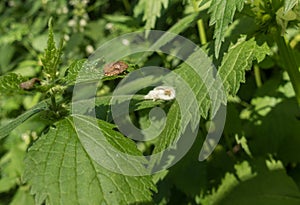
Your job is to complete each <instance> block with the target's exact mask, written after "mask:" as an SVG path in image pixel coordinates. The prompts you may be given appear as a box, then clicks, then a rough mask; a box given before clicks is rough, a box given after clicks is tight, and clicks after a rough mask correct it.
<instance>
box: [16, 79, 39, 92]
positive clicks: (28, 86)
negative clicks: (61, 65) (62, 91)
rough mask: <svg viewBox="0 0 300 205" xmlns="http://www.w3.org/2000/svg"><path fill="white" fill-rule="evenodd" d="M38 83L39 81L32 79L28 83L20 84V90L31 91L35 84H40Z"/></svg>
mask: <svg viewBox="0 0 300 205" xmlns="http://www.w3.org/2000/svg"><path fill="white" fill-rule="evenodd" d="M40 82H41V81H40V79H38V78H32V79H30V80H28V81H25V82H23V83H20V88H22V89H23V90H31V89H32V88H33V87H34V85H35V84H36V83H40Z"/></svg>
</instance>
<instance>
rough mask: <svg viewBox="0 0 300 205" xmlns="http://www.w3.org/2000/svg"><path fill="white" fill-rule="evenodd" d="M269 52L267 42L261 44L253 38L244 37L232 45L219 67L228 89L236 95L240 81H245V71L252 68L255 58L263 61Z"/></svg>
mask: <svg viewBox="0 0 300 205" xmlns="http://www.w3.org/2000/svg"><path fill="white" fill-rule="evenodd" d="M269 53H270V49H269V47H268V46H267V44H266V43H265V44H263V45H262V46H259V45H257V43H256V41H255V40H254V39H253V38H252V39H250V40H248V41H245V39H244V38H242V39H240V40H239V41H238V42H237V43H236V44H235V45H233V46H231V48H229V51H228V53H227V54H225V56H224V58H223V60H222V64H221V67H220V68H219V74H220V77H221V79H222V81H223V85H224V87H225V89H226V91H227V92H228V93H229V94H232V95H235V94H236V93H237V91H238V90H239V87H240V83H244V82H245V71H246V70H249V69H250V68H251V66H252V62H253V61H254V60H257V61H258V62H261V61H262V60H263V59H264V58H265V56H266V55H267V54H269Z"/></svg>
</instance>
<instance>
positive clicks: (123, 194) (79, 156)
mask: <svg viewBox="0 0 300 205" xmlns="http://www.w3.org/2000/svg"><path fill="white" fill-rule="evenodd" d="M76 120H79V122H78V121H77V124H76V126H79V127H77V130H76V129H75V124H74V121H73V120H72V118H71V117H69V118H65V119H63V120H61V121H58V122H57V123H55V124H54V125H55V128H54V127H52V128H50V131H49V132H48V133H47V134H45V135H43V136H41V137H40V138H39V139H38V140H37V141H36V142H35V143H34V145H33V146H32V147H31V148H30V149H29V153H28V154H27V157H26V159H25V164H26V168H25V174H24V178H25V180H26V181H29V183H30V184H31V185H32V189H31V192H32V193H33V194H35V200H36V203H37V204H42V203H43V202H44V201H45V202H46V204H53V205H59V204H62V205H63V204H132V203H137V202H146V201H150V200H151V190H155V187H154V185H153V182H152V180H151V177H150V176H142V177H137V176H127V175H122V174H118V173H115V172H112V171H109V170H108V169H106V168H104V167H102V166H101V164H99V163H98V162H96V161H95V160H98V161H101V160H106V162H107V163H117V161H115V160H118V159H117V158H118V156H112V155H110V152H106V153H105V154H101V148H103V147H101V146H105V144H103V142H104V141H106V140H107V141H108V142H109V143H110V145H112V146H113V147H115V148H116V149H118V150H120V151H121V152H123V153H127V154H131V155H140V156H142V155H141V153H139V151H138V150H137V149H136V146H135V144H134V143H133V142H132V141H131V140H129V139H128V138H125V137H124V136H122V135H121V134H120V133H119V132H116V131H114V130H113V128H114V126H113V125H111V124H109V123H107V122H104V121H98V123H99V124H98V125H99V129H100V130H101V132H102V133H104V136H105V138H106V140H105V139H103V138H101V137H100V138H98V136H97V137H95V136H89V135H85V132H84V131H85V130H84V129H90V128H91V129H92V128H93V127H90V126H87V124H86V123H88V124H90V123H91V122H92V121H93V119H92V118H89V117H84V116H76ZM77 131H79V132H81V131H83V133H81V134H79V133H78V132H77ZM95 134H96V133H95ZM89 142H92V144H88V143H89ZM95 156H98V158H95ZM116 165H117V166H120V168H121V169H122V166H131V165H126V164H116ZM132 168H134V167H132ZM136 168H137V169H139V168H138V167H136ZM140 168H141V167H140Z"/></svg>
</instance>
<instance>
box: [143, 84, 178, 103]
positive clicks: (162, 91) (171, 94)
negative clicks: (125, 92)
mask: <svg viewBox="0 0 300 205" xmlns="http://www.w3.org/2000/svg"><path fill="white" fill-rule="evenodd" d="M175 97H176V93H175V89H174V88H173V87H171V86H158V87H155V88H154V89H153V90H150V92H149V93H148V94H147V95H145V96H144V99H147V100H149V99H150V100H153V101H155V100H173V99H175Z"/></svg>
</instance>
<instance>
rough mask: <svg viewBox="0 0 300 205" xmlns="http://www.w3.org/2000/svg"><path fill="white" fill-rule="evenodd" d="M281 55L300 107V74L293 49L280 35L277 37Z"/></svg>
mask: <svg viewBox="0 0 300 205" xmlns="http://www.w3.org/2000/svg"><path fill="white" fill-rule="evenodd" d="M275 38H276V39H275V40H276V43H277V46H278V50H279V55H280V57H281V60H282V62H283V65H284V66H285V69H286V71H287V73H288V75H289V78H290V80H291V83H292V85H293V88H294V91H295V94H296V99H297V102H298V105H299V106H300V72H299V67H298V65H297V61H296V59H295V56H294V53H293V52H292V49H291V47H290V46H289V45H288V44H287V43H286V42H285V39H284V38H283V37H282V36H280V34H279V33H278V34H277V35H276V36H275Z"/></svg>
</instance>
